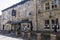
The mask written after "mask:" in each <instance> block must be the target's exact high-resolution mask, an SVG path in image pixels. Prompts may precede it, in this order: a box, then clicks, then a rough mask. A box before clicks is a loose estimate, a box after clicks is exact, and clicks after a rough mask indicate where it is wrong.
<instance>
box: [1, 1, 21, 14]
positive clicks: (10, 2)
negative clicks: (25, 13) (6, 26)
mask: <svg viewBox="0 0 60 40" xmlns="http://www.w3.org/2000/svg"><path fill="white" fill-rule="evenodd" d="M20 1H21V0H0V15H1V14H2V12H1V10H3V9H5V8H7V7H10V6H12V5H13V4H16V3H18V2H20Z"/></svg>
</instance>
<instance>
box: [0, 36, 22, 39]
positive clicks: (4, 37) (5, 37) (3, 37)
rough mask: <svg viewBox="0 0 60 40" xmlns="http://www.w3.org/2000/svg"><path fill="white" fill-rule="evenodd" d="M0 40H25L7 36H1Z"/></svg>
mask: <svg viewBox="0 0 60 40" xmlns="http://www.w3.org/2000/svg"><path fill="white" fill-rule="evenodd" d="M0 40H23V39H21V38H12V37H7V36H3V35H0Z"/></svg>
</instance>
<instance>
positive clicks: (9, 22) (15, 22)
mask: <svg viewBox="0 0 60 40" xmlns="http://www.w3.org/2000/svg"><path fill="white" fill-rule="evenodd" d="M18 23H21V21H8V22H7V24H18Z"/></svg>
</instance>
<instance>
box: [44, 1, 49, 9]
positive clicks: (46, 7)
mask: <svg viewBox="0 0 60 40" xmlns="http://www.w3.org/2000/svg"><path fill="white" fill-rule="evenodd" d="M49 9H50V5H49V2H47V3H45V10H49Z"/></svg>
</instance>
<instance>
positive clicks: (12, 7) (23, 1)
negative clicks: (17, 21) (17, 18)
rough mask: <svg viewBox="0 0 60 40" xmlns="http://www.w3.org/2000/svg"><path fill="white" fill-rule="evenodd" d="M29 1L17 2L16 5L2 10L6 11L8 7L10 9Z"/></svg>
mask: <svg viewBox="0 0 60 40" xmlns="http://www.w3.org/2000/svg"><path fill="white" fill-rule="evenodd" d="M27 1H29V0H24V1H21V2H19V3H17V4H14V5H12V6H10V7H8V8H6V9H4V10H2V12H3V11H6V10H8V9H10V8H13V7H16V6H17V5H21V4H24V3H25V2H27Z"/></svg>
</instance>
